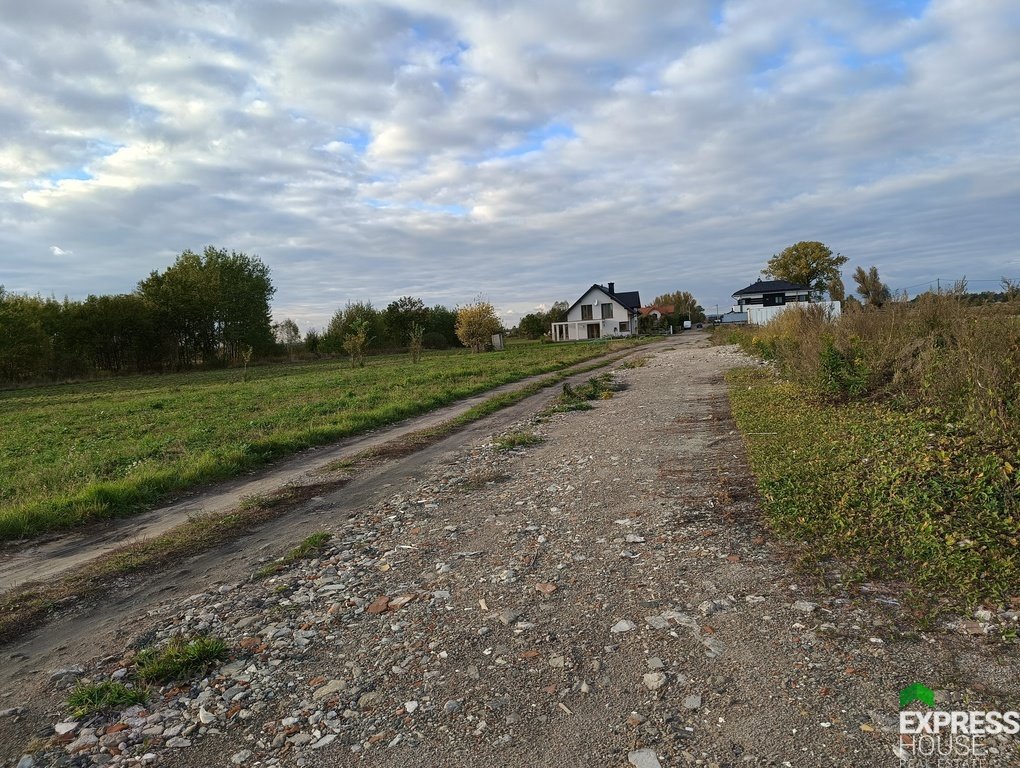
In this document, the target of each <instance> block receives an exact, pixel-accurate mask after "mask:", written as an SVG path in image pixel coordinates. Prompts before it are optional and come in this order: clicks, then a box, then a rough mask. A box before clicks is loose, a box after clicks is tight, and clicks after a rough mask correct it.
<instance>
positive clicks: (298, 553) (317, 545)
mask: <svg viewBox="0 0 1020 768" xmlns="http://www.w3.org/2000/svg"><path fill="white" fill-rule="evenodd" d="M330 538H332V535H331V534H329V533H326V532H325V531H319V532H317V533H313V534H312V535H311V536H309V537H308V538H306V539H305V540H304V541H302V542H301V543H300V544H298V545H297V546H296V547H294V549H292V550H290V552H288V553H287V554H285V555H284V556H283V557H281V558H280V559H279V560H277V561H276V562H273V563H269V564H268V565H264V566H262V567H261V568H259V569H258V570H257V571H256V572H255V578H256V579H265V578H268V577H269V576H272V575H273V574H274V573H279V572H280V571H282V570H283V569H284V568H286V567H287V566H288V565H291V564H293V563H296V562H298V561H299V560H306V559H308V558H310V557H314V556H315V555H317V554H319V553H320V552H321V551H322V550H323V549H324V548H325V546H326V543H327V542H328V541H329V540H330Z"/></svg>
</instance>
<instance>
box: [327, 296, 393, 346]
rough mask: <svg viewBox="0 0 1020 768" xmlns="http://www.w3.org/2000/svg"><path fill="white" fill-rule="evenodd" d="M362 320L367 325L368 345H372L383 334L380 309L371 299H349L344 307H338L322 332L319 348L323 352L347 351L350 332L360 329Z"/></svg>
mask: <svg viewBox="0 0 1020 768" xmlns="http://www.w3.org/2000/svg"><path fill="white" fill-rule="evenodd" d="M361 322H363V323H364V326H365V334H366V337H367V341H366V345H367V346H371V344H372V343H373V342H374V341H377V340H378V339H379V337H380V335H381V334H380V331H381V328H382V321H381V319H380V317H379V311H378V310H377V309H376V308H375V307H373V306H372V302H370V301H348V302H347V305H346V306H345V307H344V308H343V309H338V310H337V311H336V312H335V313H334V314H333V317H332V319H331V320H330V321H329V325H327V326H326V330H325V332H324V333H323V334H322V340H321V342H320V344H319V349H321V350H322V351H323V352H346V349H345V348H344V342H345V341H346V340H347V337H348V336H349V335H350V334H352V333H355V332H357V331H358V329H359V328H360V325H359V323H361Z"/></svg>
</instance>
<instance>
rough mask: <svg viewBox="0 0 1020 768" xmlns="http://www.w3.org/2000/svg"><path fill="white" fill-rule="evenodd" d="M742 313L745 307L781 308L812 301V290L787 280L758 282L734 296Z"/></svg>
mask: <svg viewBox="0 0 1020 768" xmlns="http://www.w3.org/2000/svg"><path fill="white" fill-rule="evenodd" d="M733 298H735V299H736V300H737V305H738V306H739V307H740V308H741V309H740V311H741V312H746V311H747V310H746V309H745V307H753V306H762V307H781V306H783V305H784V304H795V303H797V302H800V301H811V289H810V288H809V287H808V286H806V285H798V284H797V283H791V282H789V281H787V280H758V281H757V282H755V283H751V285H749V286H747V287H746V288H741V289H740V290H739V291H737V292H736V293H734V294H733Z"/></svg>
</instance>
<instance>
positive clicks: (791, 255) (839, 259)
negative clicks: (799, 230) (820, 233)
mask: <svg viewBox="0 0 1020 768" xmlns="http://www.w3.org/2000/svg"><path fill="white" fill-rule="evenodd" d="M846 262H847V257H846V256H841V255H840V254H838V253H836V254H834V253H833V252H832V250H831V249H830V248H829V247H828V246H827V245H825V244H824V243H819V242H818V241H817V240H802V241H801V242H799V243H794V244H793V245H791V246H790V247H789V248H786V249H785V250H784V251H783V252H782V253H777V254H776V255H775V256H773V257H772V258H771V259H769V261H768V264H767V265H766V267H765V269H763V270H762V274H763V275H765V276H766V277H771V278H774V279H776V280H788V281H789V282H791V283H797V284H798V285H806V286H808V287H809V288H810V289H811V290H812V291H813V292H814V293H815V295H817V296H821V295H822V294H823V293H824V292H825V290H826V289H827V288H828V287H829V285H830V284H832V283H833V282H834V281H835V280H837V279H840V274H839V268H840V267H841V266H843V265H844V264H846Z"/></svg>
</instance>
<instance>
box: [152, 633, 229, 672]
mask: <svg viewBox="0 0 1020 768" xmlns="http://www.w3.org/2000/svg"><path fill="white" fill-rule="evenodd" d="M228 650H229V649H228V648H227V644H226V643H225V642H223V641H222V640H221V639H219V638H218V637H210V636H204V635H203V636H200V637H195V638H191V639H190V640H189V639H188V638H186V637H184V636H183V635H177V636H175V637H172V638H171V639H170V640H169V641H168V642H167V644H166V645H164V646H163V647H162V648H146V649H144V650H142V651H140V652H139V653H138V656H136V657H135V674H136V675H137V676H138V679H139V680H144V681H145V682H147V683H170V682H174V681H177V680H187V679H188V678H191V677H195V676H197V675H199V674H204V673H205V672H207V671H209V670H210V669H211V668H212V667H213V665H215V664H216V663H217V662H219V661H222V660H223V659H225V658H226V657H227V652H228Z"/></svg>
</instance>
